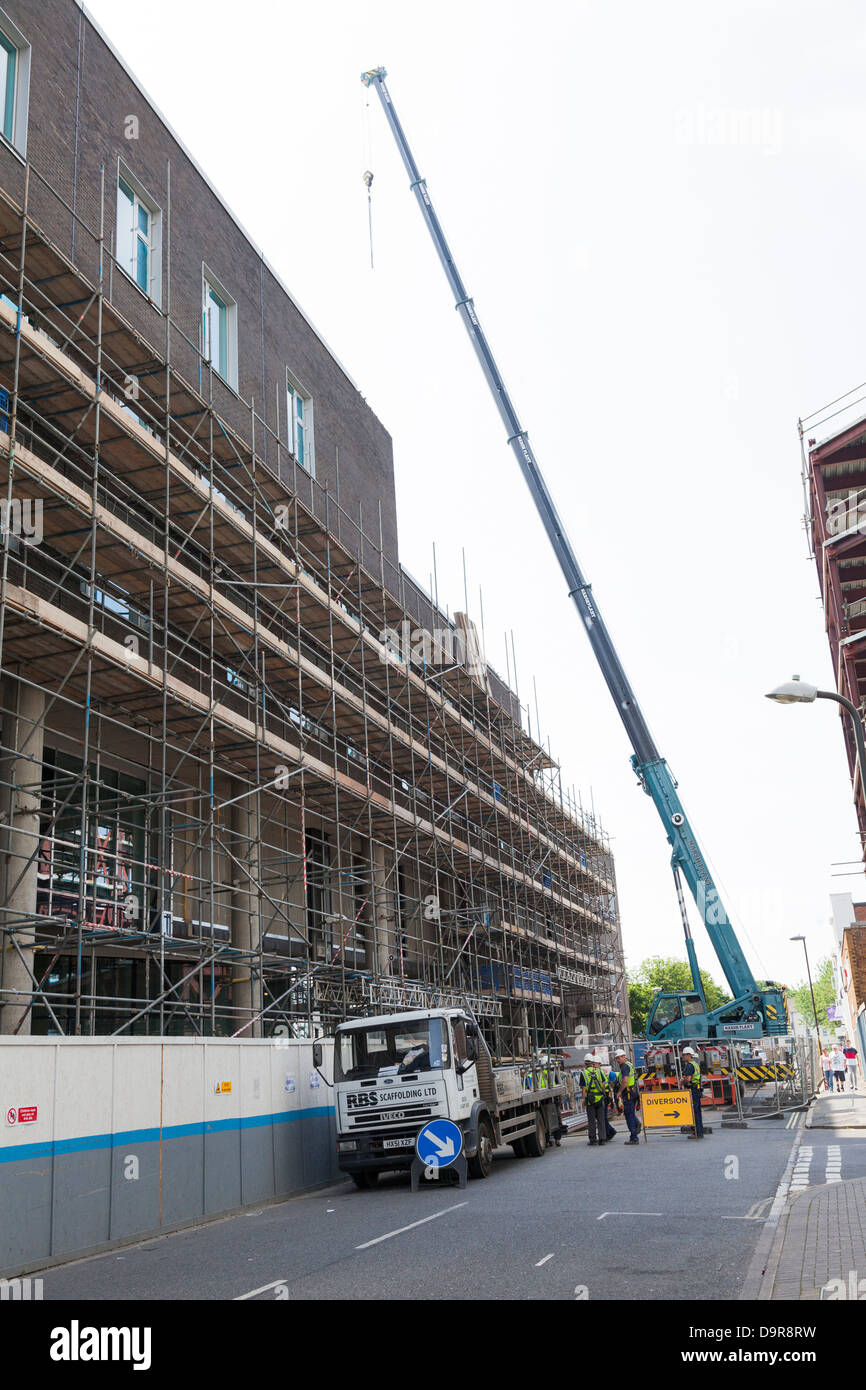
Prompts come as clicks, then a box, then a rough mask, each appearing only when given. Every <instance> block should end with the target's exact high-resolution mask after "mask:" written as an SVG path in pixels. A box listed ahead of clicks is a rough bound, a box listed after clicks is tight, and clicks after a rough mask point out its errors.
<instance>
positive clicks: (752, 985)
mask: <svg viewBox="0 0 866 1390" xmlns="http://www.w3.org/2000/svg"><path fill="white" fill-rule="evenodd" d="M387 75H388V74H387V72H386V71H385V69H384V68H383V67H379V68H372V69H370V71H368V72H365V73H362V75H361V81H362V82H363V83H364V85H365V86H366V87H368V88H370V87H372V88H374V89H375V91H376V92H377V94H378V96H379V100H380V101H381V103H382V109H383V110H384V112H385V116H386V118H387V121H388V124H389V126H390V127H391V132H392V134H393V136H394V139H395V140H396V142H397V148H398V149H399V151H400V156H401V158H402V160H403V164H404V165H405V168H406V172H407V173H408V175H409V179H410V183H409V188H410V190H411V191H412V192H413V193H414V194H415V198H416V200H417V202H418V206H419V208H420V209H421V213H422V215H423V217H424V221H425V222H426V224H427V228H428V231H429V232H430V235H431V237H432V238H433V244H434V246H435V247H436V252H437V254H438V256H439V260H440V261H441V263H442V269H443V270H444V271H445V276H446V278H447V280H448V283H449V285H450V287H451V291H452V293H453V294H454V298H455V307H456V309H457V311H458V313H459V314H460V317H461V318H462V320H463V323H464V325H465V327H466V331H467V333H468V334H469V337H470V339H471V342H472V346H473V348H474V349H475V353H476V356H477V357H478V361H479V362H480V364H481V370H482V371H483V373H484V376H485V378H486V380H487V384H488V386H489V387H490V391H491V393H492V395H493V399H494V400H495V402H496V406H497V409H498V411H499V414H500V416H501V418H502V422H503V424H504V426H505V429H506V433H507V440H508V443H509V444H510V445H511V448H512V450H513V452H514V455H515V458H516V459H517V462H518V464H519V466H520V470H521V472H522V474H523V477H524V479H525V481H526V484H527V486H528V488H529V491H530V493H531V494H532V499H533V501H534V503H535V506H536V509H537V511H538V514H539V516H540V517H541V521H542V524H543V526H544V529H545V531H546V532H547V536H548V539H549V540H550V543H551V545H552V546H553V549H554V553H555V554H556V557H557V559H558V561H559V564H560V568H561V569H562V572H563V574H564V576H565V582H566V584H567V586H568V594H569V597H570V598H571V599H573V601H574V604H575V607H576V608H577V611H578V615H579V617H580V619H581V622H582V623H583V624H584V627H585V628H586V633H587V636H588V638H589V641H590V645H591V647H592V649H593V652H594V653H595V657H596V660H597V661H598V664H599V666H600V667H601V673H602V675H603V676H604V679H605V681H606V682H607V687H608V690H609V691H610V693H611V695H612V697H613V700H614V704H615V705H616V708H617V712H618V713H619V717H620V719H621V720H622V722H623V724H624V725H625V730H626V733H627V734H628V737H629V740H630V742H631V746H632V750H633V754H632V759H631V762H632V767H633V768H634V770H635V773H636V774H637V779H638V782H639V783H640V785H641V786H642V787H643V790H644V791H645V792H646V793H647V795H648V796H649V797H650V798H651V799H652V802H653V804H654V806H655V808H656V810H657V811H658V813H659V815H660V817H661V820H662V825H663V826H664V829H665V834H666V835H667V838H668V842H669V843H670V845H671V850H672V853H671V867H672V869H673V874H674V883H675V887H676V893H677V900H678V902H679V907H680V914H681V916H682V922H683V929H684V932H685V942H686V953H687V955H688V960H689V968H690V970H691V975H692V985H693V989H692V990H691V991H689V992H688V993H677V992H673V991H668V990H664V991H662V992H661V993H660V994H659V995H658V996H657V997H656V999H655V1001H654V1003H653V1007H652V1010H651V1012H650V1015H649V1018H648V1019H647V1037H648V1038H651V1039H653V1040H654V1041H658V1040H661V1039H663V1038H690V1039H698V1038H723V1037H728V1038H758V1037H763V1036H765V1035H767V1034H785V1033H787V1032H789V1023H788V1011H787V1006H786V1003H785V991H784V988H783V987H782V986H779V985H775V984H773V983H772V981H766V982H765V983H764V984H763V985H759V984H758V983H757V981H756V980H755V977H754V975H753V974H752V971H751V969H750V967H749V965H748V962H747V961H746V958H745V956H744V955H743V951H742V948H741V946H740V943H739V941H738V940H737V936H736V933H735V932H734V929H733V927H732V925H731V923H730V921H729V920H728V916H727V913H726V912H725V909H724V906H723V904H722V901H721V898H720V896H719V893H718V890H717V888H716V886H715V884H714V882H713V878H712V875H711V873H710V871H709V868H708V866H707V863H706V860H705V859H704V856H703V854H702V853H701V850H700V847H699V846H698V842H697V839H696V837H695V834H694V831H693V830H692V827H691V825H690V824H689V821H688V819H687V817H686V814H685V811H684V810H683V807H682V803H681V802H680V799H679V797H678V795H677V783H676V781H675V780H674V777H673V776H672V774H671V772H670V770H669V768H668V765H667V763H666V762H665V760H664V758H662V757H661V755H660V754H659V751H658V749H657V748H656V745H655V741H654V740H653V737H652V735H651V733H650V731H649V728H648V726H647V723H646V720H645V719H644V716H643V713H642V712H641V709H640V706H639V705H638V702H637V700H636V698H635V694H634V691H633V690H632V688H631V685H630V684H629V681H628V677H627V676H626V673H625V670H624V668H623V664H622V662H621V660H620V658H619V655H618V653H617V650H616V648H615V647H614V644H613V642H612V640H611V637H610V634H609V632H608V630H607V627H606V626H605V623H604V619H603V618H602V616H601V612H600V610H599V607H598V604H597V602H596V600H595V597H594V595H593V593H592V588H591V586H590V585H589V584H588V583H587V581H586V579H585V578H584V576H583V573H582V571H581V568H580V566H579V564H578V562H577V557H576V555H575V553H574V550H573V549H572V546H571V542H570V541H569V539H568V536H567V534H566V531H565V527H564V526H563V524H562V521H561V520H560V517H559V515H558V513H557V510H556V507H555V505H554V502H553V498H552V497H551V495H550V492H549V491H548V488H547V485H546V483H545V481H544V478H543V477H542V474H541V469H540V468H539V466H538V462H537V460H536V458H535V454H534V453H533V450H532V445H531V444H530V442H529V436H528V435H527V433H526V431H525V430H524V429H523V427H522V425H521V424H520V421H519V419H518V417H517V412H516V411H515V409H514V406H513V405H512V403H511V398H510V397H509V395H508V392H507V390H506V388H505V383H504V381H503V380H502V376H501V375H500V372H499V368H498V367H497V365H496V361H495V358H494V356H493V353H492V352H491V350H490V346H489V344H488V342H487V338H486V336H485V334H484V330H483V329H482V327H481V324H480V322H479V319H478V315H477V313H476V311H475V305H474V302H473V300H472V298H471V297H470V295H469V294H468V293H467V291H466V287H465V285H464V284H463V281H462V279H461V277H460V274H459V272H458V270H457V266H456V265H455V263H454V258H453V256H452V255H451V251H450V248H449V246H448V242H447V241H446V239H445V234H444V232H443V230H442V227H441V225H440V222H439V219H438V217H437V216H436V213H435V211H434V208H433V204H432V202H431V201H430V195H429V193H428V191H427V184H426V181H425V180H424V179H423V178H422V177H421V174H420V172H419V170H418V166H417V164H416V163H415V159H414V157H413V155H412V151H411V150H410V148H409V145H408V142H407V140H406V136H405V135H404V133H403V127H402V125H401V124H400V120H399V118H398V116H397V112H396V111H395V109H394V103H393V101H392V100H391V95H390V93H389V91H388V88H387V86H386V85H385V78H386V77H387ZM683 878H684V879H685V881H686V883H687V884H688V886H689V890H690V892H691V894H692V896H693V898H694V900H695V903H696V905H697V908H698V911H699V913H700V915H701V917H702V919H703V922H704V925H705V927H706V929H707V934H708V935H709V938H710V941H711V943H712V945H713V949H714V950H715V952H716V955H717V956H718V959H719V963H720V965H721V967H722V970H723V972H724V975H725V979H726V980H727V982H728V985H729V987H730V990H731V993H732V995H733V999H732V1000H731V1002H730V1003H728V1004H723V1005H722V1006H721V1007H719V1008H717V1009H711V1010H708V1009H707V1002H706V998H705V995H704V989H703V984H702V982H701V976H700V971H699V969H698V961H697V955H696V952H695V944H694V940H693V938H692V934H691V930H690V927H689V920H688V913H687V911H686V904H685V898H684V895H683V889H682V879H683Z"/></svg>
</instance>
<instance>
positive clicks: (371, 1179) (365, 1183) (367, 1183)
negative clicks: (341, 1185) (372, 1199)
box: [352, 1168, 379, 1192]
mask: <svg viewBox="0 0 866 1390" xmlns="http://www.w3.org/2000/svg"><path fill="white" fill-rule="evenodd" d="M378 1181H379V1174H378V1173H377V1172H376V1170H375V1168H374V1169H372V1171H371V1170H368V1171H367V1172H365V1173H353V1174H352V1182H353V1183H354V1184H355V1186H356V1187H360V1189H361V1191H362V1192H370V1191H371V1190H372V1188H374V1187H375V1186H376V1183H377V1182H378Z"/></svg>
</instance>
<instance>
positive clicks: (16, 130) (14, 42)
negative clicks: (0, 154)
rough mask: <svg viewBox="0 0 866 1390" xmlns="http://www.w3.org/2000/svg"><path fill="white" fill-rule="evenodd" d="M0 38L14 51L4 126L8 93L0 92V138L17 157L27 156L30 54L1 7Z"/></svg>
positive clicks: (16, 29) (22, 36)
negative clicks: (10, 106)
mask: <svg viewBox="0 0 866 1390" xmlns="http://www.w3.org/2000/svg"><path fill="white" fill-rule="evenodd" d="M0 41H2V44H3V47H4V48H5V49H6V51H7V53H10V54H14V61H15V67H14V71H13V75H12V93H11V95H12V111H11V113H10V116H11V119H10V120H9V133H8V134H7V133H6V130H7V120H6V115H7V112H6V107H7V105H8V101H9V97H8V94H7V93H3V96H2V111H3V116H2V120H0V139H2V141H3V143H4V145H6V147H7V148H8V149H11V150H13V151H14V152H15V154H17V155H18V156H19V157H20V158H21V159H26V157H27V117H28V112H29V107H30V54H31V46H30V43H29V42H28V40H27V39H26V38H25V37H24V35H23V34H22V32H21V30H20V29H19V28H18V26H17V24H13V22H12V20H11V19H10V18H9V16H8V14H7V13H6V11H5V10H0Z"/></svg>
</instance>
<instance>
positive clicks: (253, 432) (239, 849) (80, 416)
mask: <svg viewBox="0 0 866 1390" xmlns="http://www.w3.org/2000/svg"><path fill="white" fill-rule="evenodd" d="M3 3H4V8H3V9H2V10H0V93H2V95H3V97H4V104H3V105H2V108H0V109H2V112H3V125H2V130H0V390H2V394H0V460H2V466H3V473H4V496H5V498H6V503H5V506H4V511H3V519H4V523H5V524H4V527H3V548H2V574H0V719H2V746H0V802H2V805H0V940H2V944H3V949H2V952H0V962H2V965H0V1031H4V1032H12V1031H16V1030H18V1031H23V1032H29V1031H30V1030H31V1029H32V1030H33V1031H34V1032H53V1033H91V1034H93V1033H111V1032H116V1031H132V1032H138V1033H151V1034H157V1035H159V1034H165V1033H171V1032H174V1033H190V1034H194V1033H199V1032H201V1033H205V1034H211V1033H223V1034H225V1033H231V1034H239V1035H241V1036H246V1037H250V1036H256V1035H258V1034H261V1033H263V1032H264V1033H269V1032H271V1031H273V1030H274V1028H288V1030H289V1031H291V1032H294V1033H296V1034H298V1033H300V1034H307V1035H308V1034H309V1033H310V1032H312V1031H319V1030H321V1029H327V1028H329V1027H331V1026H333V1024H334V1023H335V1022H336V1021H337V1020H339V1019H341V1018H343V1017H345V1016H346V1015H347V1014H349V1013H353V1012H354V1013H362V1012H365V1011H366V1012H369V1011H370V1010H371V1009H372V1010H373V1011H382V1010H387V1009H389V1008H391V1007H398V1006H402V1005H406V1004H410V1005H411V1004H415V1005H416V1006H417V1005H419V1004H420V1005H422V1006H423V1004H425V1003H428V1002H433V1001H436V1002H447V1000H448V998H449V992H450V993H451V995H454V994H458V995H460V996H461V997H462V996H463V995H469V996H470V997H471V999H472V1001H473V1006H474V1007H475V1009H476V1011H477V1012H478V1014H479V1015H480V1017H481V1019H482V1023H483V1025H484V1026H485V1028H486V1029H487V1031H488V1033H489V1036H490V1038H491V1042H492V1044H493V1046H494V1048H495V1050H496V1051H497V1052H498V1053H499V1054H500V1055H507V1054H509V1053H521V1052H524V1051H525V1050H526V1049H528V1048H531V1047H547V1046H551V1045H552V1046H555V1045H558V1044H561V1043H562V1042H564V1041H565V1040H566V1038H567V1037H569V1036H570V1035H571V1034H573V1033H574V1032H575V1030H576V1029H577V1028H578V1027H585V1028H586V1029H587V1031H588V1032H590V1033H607V1034H609V1035H611V1036H612V1037H613V1038H614V1039H622V1038H625V1037H626V1036H627V1034H628V1027H629V1025H628V1017H629V1013H628V1002H627V997H626V993H625V984H624V970H623V958H622V941H621V935H620V927H619V919H618V912H617V900H616V883H615V876H614V865H613V858H612V855H611V853H610V848H609V845H608V843H607V841H606V839H605V836H604V832H603V830H602V829H601V827H600V826H599V825H598V824H597V822H596V821H595V819H594V817H592V816H589V815H586V814H584V813H583V811H582V808H581V807H580V806H579V804H578V803H577V800H576V798H575V797H574V795H573V794H572V793H570V792H568V790H567V789H566V788H564V787H563V785H562V779H561V776H560V773H559V769H558V767H557V765H556V763H555V762H554V760H553V759H552V757H551V756H550V754H549V752H548V750H547V749H546V748H545V746H544V745H543V743H542V741H541V739H540V737H539V732H538V730H537V729H535V730H531V729H530V727H529V725H528V721H525V720H524V716H523V711H522V710H521V706H520V700H519V692H518V691H517V690H516V689H513V690H512V689H511V688H510V680H509V681H503V680H502V679H500V677H499V676H498V675H497V674H496V673H495V672H494V671H493V670H492V669H491V668H490V667H489V665H488V664H487V662H486V660H485V659H483V657H482V659H480V660H479V649H480V650H481V651H482V652H483V644H484V634H483V631H482V632H481V633H478V632H477V630H476V628H475V627H474V625H473V624H472V622H471V619H470V618H469V616H468V615H460V614H458V615H454V616H452V615H450V614H448V613H447V612H443V611H442V610H441V609H440V608H439V607H438V606H437V604H436V603H435V602H434V600H433V598H432V597H431V596H430V595H428V594H427V593H425V592H424V590H423V589H422V588H421V587H420V586H419V585H417V584H416V583H415V582H414V581H413V580H412V579H411V577H410V576H409V575H408V574H407V573H406V571H405V570H404V569H403V568H402V566H401V564H400V560H399V554H398V544H397V520H396V503H395V490H394V469H393V460H392V451H391V440H390V438H389V436H388V433H387V431H386V430H385V428H384V427H383V426H382V424H381V423H380V422H379V421H378V419H377V418H376V416H375V415H374V414H373V412H372V411H371V410H370V408H369V407H368V406H367V404H366V402H365V401H364V399H363V397H362V396H361V394H360V392H359V390H358V389H357V387H356V386H355V384H354V383H353V381H352V380H351V379H350V377H349V376H348V375H347V373H346V371H345V370H344V369H343V368H342V367H341V365H340V363H339V362H338V361H337V359H336V358H335V357H334V355H333V353H332V352H331V351H330V350H329V348H328V347H327V345H326V343H325V342H324V341H323V339H322V337H321V336H320V334H319V333H318V332H317V331H316V329H315V328H314V327H313V325H312V324H311V322H310V321H309V319H308V318H307V317H306V315H305V314H304V313H303V311H302V310H301V309H300V308H299V306H298V305H297V304H296V303H295V301H294V300H293V298H292V296H291V294H290V293H289V291H288V290H287V289H286V288H285V286H283V285H282V283H281V282H280V280H279V278H278V277H277V275H276V274H275V272H274V271H273V270H272V268H271V267H270V266H269V265H268V262H267V260H266V259H265V257H264V256H263V255H262V253H261V252H260V251H259V250H258V249H257V248H256V247H255V246H254V245H253V244H252V243H251V241H250V240H249V238H248V237H247V236H246V234H245V232H244V231H243V228H242V227H241V226H240V224H239V222H238V221H237V219H236V218H235V216H234V215H233V214H232V213H231V212H230V211H229V210H228V209H227V208H226V207H225V205H224V204H223V203H222V201H221V200H220V198H219V195H218V194H217V193H216V191H215V190H214V188H213V187H212V186H211V184H210V183H209V182H208V180H207V179H206V177H205V176H204V174H203V173H202V172H201V170H200V169H199V168H198V167H197V166H196V164H195V162H194V160H193V159H192V158H191V157H190V155H189V154H188V152H187V151H186V150H185V149H184V147H183V146H182V144H181V143H180V142H179V140H178V139H177V138H176V137H175V135H174V134H173V133H172V131H171V130H170V129H169V127H168V126H167V125H166V123H165V122H164V120H163V119H162V118H161V117H160V115H159V114H158V112H157V111H156V110H155V109H154V107H153V105H152V103H151V102H150V101H149V99H148V98H147V97H146V95H145V94H144V93H143V92H142V90H141V88H140V87H139V86H138V84H137V83H136V81H135V79H134V77H133V76H132V74H131V73H130V72H129V71H128V69H127V68H126V67H125V65H124V64H123V62H122V61H121V60H120V58H119V57H118V56H117V55H116V54H115V53H114V52H113V50H112V49H111V47H110V45H109V44H108V42H107V40H106V39H105V38H104V36H103V35H102V34H101V33H100V31H99V29H98V28H97V27H96V26H95V25H94V24H93V23H92V22H91V20H90V19H89V18H88V17H87V15H86V14H85V13H84V12H83V11H82V10H81V9H80V8H79V6H78V5H77V4H76V3H75V2H74V0H39V3H38V4H37V3H34V2H33V0H3ZM419 630H421V631H422V632H423V633H426V634H428V637H429V636H430V635H431V634H432V635H435V640H433V639H432V638H431V640H433V645H432V646H431V644H430V641H427V639H425V640H424V641H422V642H415V641H412V640H410V641H409V642H407V643H403V644H401V643H400V642H399V641H396V640H395V635H402V634H404V633H410V634H417V633H418V631H419Z"/></svg>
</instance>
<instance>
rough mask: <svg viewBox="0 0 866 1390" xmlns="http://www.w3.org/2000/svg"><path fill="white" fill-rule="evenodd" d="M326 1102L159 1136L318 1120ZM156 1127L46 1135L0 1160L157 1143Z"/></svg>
mask: <svg viewBox="0 0 866 1390" xmlns="http://www.w3.org/2000/svg"><path fill="white" fill-rule="evenodd" d="M333 1113H334V1108H333V1106H330V1105H311V1106H310V1107H309V1108H308V1109H306V1110H279V1111H275V1112H274V1113H273V1114H272V1115H245V1116H242V1117H241V1118H240V1119H234V1120H203V1121H199V1122H198V1123H196V1124H191V1125H165V1126H164V1127H163V1130H162V1137H163V1139H188V1138H189V1137H190V1136H192V1135H196V1134H217V1133H225V1132H227V1131H231V1130H242V1129H261V1128H263V1127H264V1126H266V1125H284V1124H288V1123H289V1122H290V1121H292V1120H318V1119H323V1118H324V1117H325V1116H327V1115H333ZM159 1136H160V1131H159V1129H158V1128H157V1129H125V1130H119V1131H118V1132H117V1133H116V1134H84V1135H82V1136H81V1138H80V1139H53V1140H52V1139H48V1140H45V1141H43V1142H42V1143H38V1144H13V1145H10V1146H9V1147H8V1148H3V1149H0V1163H13V1162H15V1161H16V1160H17V1159H25V1158H44V1157H46V1156H50V1155H51V1154H72V1153H85V1152H86V1151H87V1150H92V1149H118V1148H125V1147H127V1146H128V1145H129V1144H156V1143H159Z"/></svg>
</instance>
